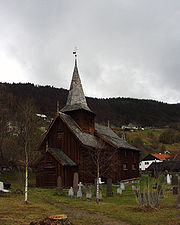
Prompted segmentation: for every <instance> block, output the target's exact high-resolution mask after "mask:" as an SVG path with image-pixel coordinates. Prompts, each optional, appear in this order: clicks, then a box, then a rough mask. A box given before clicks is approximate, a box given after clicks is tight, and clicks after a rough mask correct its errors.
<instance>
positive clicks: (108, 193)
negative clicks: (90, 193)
mask: <svg viewBox="0 0 180 225" xmlns="http://www.w3.org/2000/svg"><path fill="white" fill-rule="evenodd" d="M112 196H113V192H112V179H111V178H108V179H107V189H106V197H112Z"/></svg>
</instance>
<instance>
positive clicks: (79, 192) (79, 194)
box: [77, 182, 83, 198]
mask: <svg viewBox="0 0 180 225" xmlns="http://www.w3.org/2000/svg"><path fill="white" fill-rule="evenodd" d="M78 187H79V189H78V192H77V198H82V190H81V188H82V187H83V184H82V183H81V182H79V184H78Z"/></svg>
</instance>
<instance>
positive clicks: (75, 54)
mask: <svg viewBox="0 0 180 225" xmlns="http://www.w3.org/2000/svg"><path fill="white" fill-rule="evenodd" d="M77 50H78V49H77V47H75V48H74V51H73V55H74V56H75V58H77Z"/></svg>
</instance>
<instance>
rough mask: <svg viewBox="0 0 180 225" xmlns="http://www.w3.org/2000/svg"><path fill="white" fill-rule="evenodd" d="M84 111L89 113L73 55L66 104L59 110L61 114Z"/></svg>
mask: <svg viewBox="0 0 180 225" xmlns="http://www.w3.org/2000/svg"><path fill="white" fill-rule="evenodd" d="M79 109H84V110H87V111H90V112H91V110H90V108H89V107H88V105H87V102H86V98H85V95H84V91H83V87H82V84H81V79H80V76H79V72H78V67H77V55H75V65H74V71H73V76H72V81H71V85H70V90H69V94H68V98H67V102H66V106H65V107H64V108H63V109H62V110H61V111H62V112H68V111H73V110H79Z"/></svg>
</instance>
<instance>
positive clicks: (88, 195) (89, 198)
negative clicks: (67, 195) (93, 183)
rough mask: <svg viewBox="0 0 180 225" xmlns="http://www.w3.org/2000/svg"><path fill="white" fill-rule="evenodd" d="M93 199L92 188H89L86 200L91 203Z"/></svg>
mask: <svg viewBox="0 0 180 225" xmlns="http://www.w3.org/2000/svg"><path fill="white" fill-rule="evenodd" d="M91 199H92V193H91V187H90V186H88V187H87V191H86V200H87V201H90V200H91Z"/></svg>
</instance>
